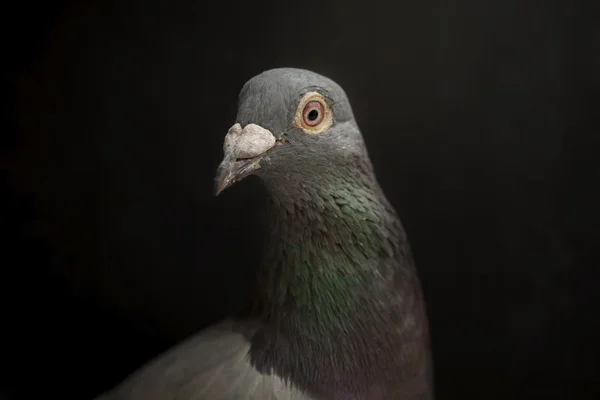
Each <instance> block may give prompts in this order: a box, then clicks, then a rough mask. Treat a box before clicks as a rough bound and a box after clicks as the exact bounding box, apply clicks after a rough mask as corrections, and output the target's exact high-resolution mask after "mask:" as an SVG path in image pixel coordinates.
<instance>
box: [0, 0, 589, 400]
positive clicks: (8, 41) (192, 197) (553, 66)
mask: <svg viewBox="0 0 600 400" xmlns="http://www.w3.org/2000/svg"><path fill="white" fill-rule="evenodd" d="M355 3H359V2H355ZM554 3H556V4H554ZM359 4H360V5H356V4H351V2H348V1H346V0H336V1H329V2H276V1H271V2H268V1H264V2H260V3H259V2H247V1H239V2H223V1H213V2H201V1H183V0H182V1H175V0H171V1H166V0H163V1H161V0H146V1H114V2H106V1H104V2H101V1H95V2H91V1H88V2H81V3H79V4H75V3H72V4H70V5H67V4H58V3H56V2H46V3H44V4H41V3H40V4H29V3H25V2H23V4H21V3H15V4H13V5H11V6H6V7H8V8H6V9H5V10H4V11H3V13H2V18H3V20H4V21H3V23H2V26H3V30H4V31H5V32H4V33H3V39H4V42H5V45H4V46H3V54H4V57H5V65H8V67H9V68H8V78H9V79H8V83H9V89H11V91H10V92H9V93H10V95H13V94H14V95H15V96H16V97H14V98H11V99H10V100H11V102H10V105H9V107H10V108H9V117H10V118H9V120H8V121H7V124H6V125H5V126H4V127H3V131H5V132H9V134H7V135H3V139H4V140H6V145H7V151H6V152H5V153H4V155H3V157H2V159H1V160H2V168H3V170H4V171H5V172H6V171H8V172H9V173H8V174H7V175H6V177H7V178H9V183H10V186H5V187H8V191H6V192H5V195H3V200H4V204H5V205H4V206H3V207H2V212H3V214H2V224H1V225H2V228H3V229H4V230H5V234H6V235H5V239H4V240H3V241H2V245H3V247H4V248H3V249H2V254H3V256H2V261H1V263H2V268H1V272H2V278H1V281H0V285H1V296H2V299H1V302H0V304H1V307H2V318H1V319H0V320H1V321H2V323H1V328H0V332H1V334H2V340H1V343H0V346H1V352H2V355H1V357H0V365H1V368H2V371H1V379H2V382H1V387H2V389H1V390H2V391H4V393H5V394H6V395H7V396H8V395H12V396H13V397H12V398H15V399H29V398H30V399H33V398H40V397H42V396H44V397H53V396H56V397H60V398H62V399H88V398H91V397H92V396H93V395H96V394H98V393H100V392H101V391H103V390H106V389H108V388H109V387H111V386H112V385H114V384H116V383H117V382H118V381H119V380H121V379H122V378H124V376H125V375H127V374H128V373H130V372H131V371H132V370H133V369H135V368H136V367H138V366H139V365H140V364H141V363H143V362H144V361H146V360H147V359H149V358H150V357H152V356H154V355H156V354H158V353H159V352H160V351H162V350H164V349H166V348H167V347H168V346H170V345H172V344H174V343H176V342H177V341H179V340H181V339H183V338H184V337H186V336H187V335H189V334H191V333H193V332H195V331H196V330H198V329H199V328H201V327H204V326H206V325H207V324H209V323H212V322H214V321H216V320H218V319H219V318H222V317H223V316H225V315H227V313H228V312H231V311H232V310H234V309H236V307H238V306H239V304H240V302H241V301H242V300H243V299H244V298H245V296H246V295H247V293H246V288H247V287H248V282H249V279H250V278H251V277H252V270H253V266H255V265H256V263H257V262H258V259H259V254H258V250H257V247H256V245H257V243H258V242H259V238H260V234H261V227H260V225H259V224H258V221H259V219H258V215H259V212H260V210H261V200H262V197H263V192H262V190H261V189H260V185H258V184H257V182H256V181H255V180H253V179H249V180H248V181H244V182H242V183H240V184H239V186H237V185H236V187H234V188H232V189H230V190H228V191H226V192H225V193H224V194H223V196H222V197H219V198H214V197H213V196H212V193H211V191H212V189H213V177H214V173H215V168H216V166H217V164H218V162H219V161H220V157H221V145H222V140H223V137H224V135H225V133H226V130H227V129H228V128H229V126H231V124H232V123H233V122H234V118H235V112H236V109H235V108H236V97H237V94H238V91H239V90H240V88H241V86H242V85H243V83H244V82H245V81H246V80H247V79H249V78H250V77H252V76H253V75H255V74H257V73H259V72H261V71H262V70H265V69H269V68H273V67H280V66H294V67H302V68H309V69H313V70H315V71H317V72H320V73H322V74H325V75H327V76H330V77H331V78H333V79H334V80H336V81H338V82H339V83H340V84H341V85H342V86H343V87H344V88H345V89H346V91H347V93H348V95H349V97H350V99H351V101H352V104H353V106H354V109H355V114H356V116H357V119H358V121H359V124H360V125H361V127H362V129H363V132H364V135H365V138H366V141H367V144H368V146H369V150H370V153H371V157H372V159H373V163H374V165H375V168H376V172H377V174H378V177H379V180H380V183H381V185H382V186H383V188H384V190H385V191H386V193H387V195H388V197H389V198H390V200H391V201H392V203H393V204H394V205H395V207H396V208H397V209H398V211H399V213H400V215H401V217H402V219H403V222H404V224H405V227H406V229H407V231H408V233H409V235H410V239H411V243H412V246H413V248H414V252H415V257H416V259H417V263H418V267H419V271H420V274H421V278H422V281H423V286H424V290H425V294H426V298H427V301H428V308H429V314H430V320H431V332H432V338H433V347H434V358H435V366H436V375H437V386H438V389H437V392H438V396H439V397H438V399H440V400H444V399H448V400H449V399H463V400H464V399H485V400H493V399H531V398H544V399H549V398H551V399H581V398H585V397H588V396H589V398H594V397H595V396H593V395H592V392H591V390H592V389H593V383H594V382H595V381H597V380H598V370H597V369H598V350H599V346H598V343H597V337H598V333H599V330H598V327H597V324H596V322H597V320H598V311H597V308H596V307H597V306H598V297H599V294H598V293H599V292H598V290H597V289H598V285H597V282H598V273H597V270H598V265H597V264H598V262H597V258H594V257H593V254H592V247H593V244H594V242H595V239H596V235H597V233H596V231H597V226H598V223H599V222H600V218H599V215H598V214H599V212H598V206H597V204H598V200H599V195H598V193H597V189H598V187H597V184H596V183H597V181H598V178H597V173H598V171H599V170H598V167H597V164H598V163H596V162H595V160H594V158H595V148H594V145H598V140H597V139H596V138H597V134H598V133H599V128H600V127H599V125H598V122H597V121H598V120H597V119H596V118H594V114H595V113H597V112H598V111H597V110H598V106H599V103H598V94H599V93H598V88H599V84H600V74H599V73H598V68H599V64H600V62H599V61H600V59H599V58H600V48H599V43H600V41H599V40H598V39H599V36H598V35H597V33H598V32H597V29H596V28H595V25H597V23H596V21H597V20H596V17H595V16H594V13H593V9H596V8H597V7H596V6H594V2H589V5H585V4H583V2H580V3H577V2H550V1H523V0H503V1H493V0H462V1H449V0H435V1H434V0H428V1H423V2H414V1H413V2H392V1H389V2H384V1H368V2H360V3H359ZM13 133H14V134H13ZM1 393H2V392H1V391H0V396H1Z"/></svg>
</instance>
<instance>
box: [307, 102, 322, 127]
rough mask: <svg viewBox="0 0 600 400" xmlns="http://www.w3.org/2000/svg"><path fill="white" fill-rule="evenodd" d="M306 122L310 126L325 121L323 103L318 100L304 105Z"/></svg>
mask: <svg viewBox="0 0 600 400" xmlns="http://www.w3.org/2000/svg"><path fill="white" fill-rule="evenodd" d="M302 114H303V117H304V123H305V124H306V125H308V126H315V125H319V123H321V121H323V114H325V113H324V111H323V105H322V104H321V103H320V102H318V101H311V102H310V103H308V104H307V105H305V106H304V112H303V113H302Z"/></svg>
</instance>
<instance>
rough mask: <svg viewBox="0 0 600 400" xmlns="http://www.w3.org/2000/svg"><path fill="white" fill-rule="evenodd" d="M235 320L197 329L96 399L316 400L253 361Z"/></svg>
mask: <svg viewBox="0 0 600 400" xmlns="http://www.w3.org/2000/svg"><path fill="white" fill-rule="evenodd" d="M249 349H250V344H249V342H248V340H247V338H246V337H245V336H244V335H243V334H242V333H240V332H238V331H237V330H236V329H234V322H233V321H232V320H225V321H223V322H221V323H219V324H216V325H214V326H211V327H209V328H207V329H204V330H203V331H201V332H199V333H198V334H196V335H195V336H193V337H191V338H189V339H187V340H186V341H184V342H183V343H181V344H179V345H177V346H176V347H174V348H172V349H170V350H168V351H167V352H166V353H164V354H163V355H161V356H159V357H157V358H155V359H154V360H152V361H150V362H149V363H148V364H146V365H144V366H143V367H141V368H140V369H139V370H138V371H136V372H134V373H133V374H132V375H130V376H129V377H128V378H127V379H126V380H125V381H123V382H122V383H121V384H120V385H119V386H117V387H116V388H115V389H113V390H111V391H110V392H107V393H105V394H103V395H102V396H100V397H99V398H97V399H96V400H159V399H160V400H175V399H177V400H250V399H252V400H263V399H264V400H317V399H315V398H313V397H310V396H308V395H306V394H304V393H302V392H301V391H299V390H297V389H295V388H293V387H290V386H289V385H288V384H287V383H286V382H284V381H283V380H282V379H280V378H279V377H277V376H275V375H265V374H261V373H260V372H258V371H257V370H256V369H255V368H254V367H253V366H252V365H251V364H250V362H249V359H248V350H249Z"/></svg>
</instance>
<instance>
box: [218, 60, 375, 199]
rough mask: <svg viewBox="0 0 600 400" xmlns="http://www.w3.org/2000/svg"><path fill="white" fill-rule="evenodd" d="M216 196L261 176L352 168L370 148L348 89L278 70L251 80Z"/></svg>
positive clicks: (318, 77) (307, 74)
mask: <svg viewBox="0 0 600 400" xmlns="http://www.w3.org/2000/svg"><path fill="white" fill-rule="evenodd" d="M223 151H224V158H223V161H222V162H221V164H220V165H219V168H218V172H217V185H216V194H217V195H218V194H219V193H220V192H221V191H223V190H224V189H226V188H227V187H229V186H231V185H232V184H234V183H235V182H237V181H240V180H242V179H243V178H245V177H246V176H248V175H250V174H256V175H258V176H259V177H261V178H263V180H264V181H270V180H277V178H285V180H287V181H289V180H294V179H298V180H302V181H304V182H306V180H307V178H310V177H311V176H321V175H323V174H328V173H332V171H334V170H337V169H339V168H340V167H343V166H344V165H348V166H350V165H352V164H353V163H355V162H356V161H357V160H358V159H360V158H361V157H362V156H363V154H364V144H363V140H362V137H361V134H360V131H359V129H358V126H357V125H356V122H355V120H354V115H353V113H352V108H351V106H350V102H349V101H348V98H347V96H346V93H345V92H344V90H343V89H342V88H341V87H340V86H339V85H338V84H337V83H335V82H334V81H332V80H331V79H329V78H326V77H324V76H322V75H319V74H317V73H314V72H311V71H307V70H302V69H295V68H278V69H272V70H268V71H265V72H263V73H261V74H259V75H257V76H255V77H253V78H252V79H250V80H249V81H248V82H246V84H245V85H244V87H243V88H242V90H241V92H240V95H239V103H238V113H237V119H236V122H235V124H234V125H233V126H232V127H231V128H230V129H229V131H228V133H227V135H226V136H225V143H224V145H223Z"/></svg>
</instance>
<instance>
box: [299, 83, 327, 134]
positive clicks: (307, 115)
mask: <svg viewBox="0 0 600 400" xmlns="http://www.w3.org/2000/svg"><path fill="white" fill-rule="evenodd" d="M294 123H295V125H296V126H297V127H298V128H300V129H302V131H303V132H304V133H307V134H309V135H318V134H321V133H323V132H325V131H326V130H327V129H329V128H330V127H331V125H333V117H332V114H331V109H330V108H329V105H328V104H327V101H326V100H325V97H323V95H322V94H321V93H318V92H309V93H306V94H305V95H304V96H303V97H302V99H301V100H300V103H299V104H298V109H297V110H296V118H295V119H294Z"/></svg>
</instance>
